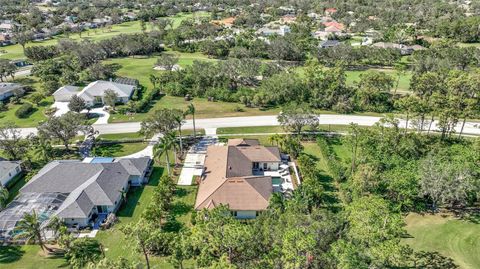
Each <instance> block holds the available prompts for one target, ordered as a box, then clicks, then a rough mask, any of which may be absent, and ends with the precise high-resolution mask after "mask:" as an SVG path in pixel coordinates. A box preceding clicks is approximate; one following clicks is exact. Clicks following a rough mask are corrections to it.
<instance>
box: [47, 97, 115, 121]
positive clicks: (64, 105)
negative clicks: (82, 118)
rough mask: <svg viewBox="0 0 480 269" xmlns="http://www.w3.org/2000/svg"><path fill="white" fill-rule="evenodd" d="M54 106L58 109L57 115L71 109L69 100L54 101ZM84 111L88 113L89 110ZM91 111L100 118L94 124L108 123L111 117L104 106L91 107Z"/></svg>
mask: <svg viewBox="0 0 480 269" xmlns="http://www.w3.org/2000/svg"><path fill="white" fill-rule="evenodd" d="M52 107H54V108H56V109H57V111H56V112H55V114H54V116H55V117H60V116H62V115H64V114H66V113H67V112H68V111H70V108H68V102H55V103H53V105H52ZM82 113H87V110H86V109H84V110H83V111H82ZM90 113H93V114H97V115H98V119H97V121H95V123H93V125H97V124H108V118H110V113H108V112H107V111H105V110H103V107H97V108H94V109H91V110H90Z"/></svg>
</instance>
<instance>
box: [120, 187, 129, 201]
mask: <svg viewBox="0 0 480 269" xmlns="http://www.w3.org/2000/svg"><path fill="white" fill-rule="evenodd" d="M119 192H120V194H121V195H122V203H124V204H126V203H127V193H128V192H127V191H124V190H123V189H122V190H119Z"/></svg>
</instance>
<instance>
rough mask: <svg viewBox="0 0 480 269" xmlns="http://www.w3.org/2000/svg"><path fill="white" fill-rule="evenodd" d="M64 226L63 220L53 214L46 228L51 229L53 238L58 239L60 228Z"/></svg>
mask: <svg viewBox="0 0 480 269" xmlns="http://www.w3.org/2000/svg"><path fill="white" fill-rule="evenodd" d="M64 226H65V224H64V223H63V220H62V219H61V218H59V217H57V216H54V217H53V218H51V219H50V221H49V222H48V225H47V228H48V229H51V230H52V231H53V235H54V237H55V240H58V238H59V235H60V230H61V229H62V227H64Z"/></svg>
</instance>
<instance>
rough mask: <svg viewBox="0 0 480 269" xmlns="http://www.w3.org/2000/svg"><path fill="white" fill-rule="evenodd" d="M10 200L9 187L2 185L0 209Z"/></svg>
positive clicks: (0, 188)
mask: <svg viewBox="0 0 480 269" xmlns="http://www.w3.org/2000/svg"><path fill="white" fill-rule="evenodd" d="M7 201H8V190H7V188H5V187H3V186H2V185H0V210H2V209H3V208H5V206H6V205H7Z"/></svg>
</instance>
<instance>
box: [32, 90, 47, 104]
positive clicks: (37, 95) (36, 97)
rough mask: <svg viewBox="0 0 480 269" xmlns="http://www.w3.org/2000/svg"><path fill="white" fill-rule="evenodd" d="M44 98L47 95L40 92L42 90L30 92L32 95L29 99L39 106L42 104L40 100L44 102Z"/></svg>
mask: <svg viewBox="0 0 480 269" xmlns="http://www.w3.org/2000/svg"><path fill="white" fill-rule="evenodd" d="M43 98H45V96H44V95H43V94H42V93H40V92H35V93H32V94H30V96H29V98H28V99H29V100H30V101H31V102H32V103H34V104H35V105H37V106H38V105H39V104H40V102H42V100H43Z"/></svg>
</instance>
